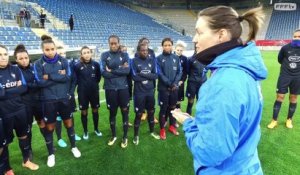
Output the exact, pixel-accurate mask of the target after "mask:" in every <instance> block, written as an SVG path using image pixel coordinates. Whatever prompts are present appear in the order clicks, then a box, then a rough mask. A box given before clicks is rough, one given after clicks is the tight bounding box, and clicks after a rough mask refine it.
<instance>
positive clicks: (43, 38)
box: [41, 35, 52, 41]
mask: <svg viewBox="0 0 300 175" xmlns="http://www.w3.org/2000/svg"><path fill="white" fill-rule="evenodd" d="M41 40H42V41H45V40H52V38H51V37H50V36H48V35H43V36H42V37H41Z"/></svg>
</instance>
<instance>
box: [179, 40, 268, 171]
mask: <svg viewBox="0 0 300 175" xmlns="http://www.w3.org/2000/svg"><path fill="white" fill-rule="evenodd" d="M206 69H210V70H211V71H212V76H211V78H209V79H208V80H207V81H206V82H205V83H204V84H203V86H202V87H201V88H200V91H199V100H198V102H197V105H196V116H195V118H194V119H187V120H186V121H185V122H184V124H183V130H184V132H185V137H186V140H187V145H188V148H189V149H190V151H191V152H192V154H193V158H194V170H195V174H201V175H214V174H218V175H219V174H221V175H234V174H236V175H261V174H263V172H262V169H261V165H260V161H259V158H258V154H257V145H258V142H259V140H260V135H261V133H260V126H259V124H260V120H261V115H262V109H263V98H262V94H261V86H260V81H261V80H263V79H265V78H266V77H267V69H266V67H265V65H264V63H263V60H262V57H261V54H260V51H259V50H258V49H257V47H256V46H255V44H254V42H249V43H248V44H247V45H246V46H244V47H237V48H234V49H232V50H230V51H227V52H225V53H224V54H222V55H220V56H218V57H217V58H216V59H215V60H214V61H213V62H212V63H211V64H210V65H208V66H207V68H206Z"/></svg>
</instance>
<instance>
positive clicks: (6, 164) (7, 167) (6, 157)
mask: <svg viewBox="0 0 300 175" xmlns="http://www.w3.org/2000/svg"><path fill="white" fill-rule="evenodd" d="M1 159H2V162H3V170H4V171H8V170H11V169H12V168H11V166H10V163H9V152H8V147H7V146H4V147H3V151H2V154H1Z"/></svg>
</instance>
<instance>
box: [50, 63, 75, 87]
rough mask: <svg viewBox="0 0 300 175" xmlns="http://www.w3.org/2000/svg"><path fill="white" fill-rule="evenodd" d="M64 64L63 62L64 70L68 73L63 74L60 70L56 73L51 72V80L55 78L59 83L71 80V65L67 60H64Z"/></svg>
mask: <svg viewBox="0 0 300 175" xmlns="http://www.w3.org/2000/svg"><path fill="white" fill-rule="evenodd" d="M62 64H63V70H65V71H66V74H64V75H62V74H59V73H58V72H56V73H54V74H49V75H48V76H49V79H50V80H53V81H55V82H58V83H65V82H67V81H69V80H70V78H71V69H70V65H69V63H68V62H67V60H62Z"/></svg>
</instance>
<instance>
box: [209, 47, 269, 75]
mask: <svg viewBox="0 0 300 175" xmlns="http://www.w3.org/2000/svg"><path fill="white" fill-rule="evenodd" d="M222 67H233V68H237V69H242V70H244V71H245V72H247V73H249V74H250V75H251V76H252V77H253V78H254V79H255V80H264V79H266V77H267V68H266V66H265V64H264V62H263V59H262V56H261V53H260V51H259V50H258V48H257V47H256V45H255V43H254V42H253V41H251V42H248V43H247V45H246V46H243V47H236V48H234V49H231V50H230V51H227V52H225V53H224V54H222V55H220V56H218V57H216V58H215V60H214V61H213V62H212V63H211V64H209V65H208V66H207V69H217V68H222Z"/></svg>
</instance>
